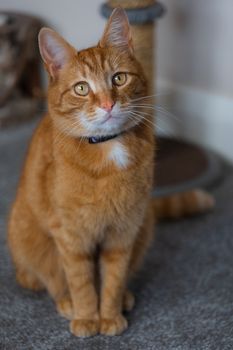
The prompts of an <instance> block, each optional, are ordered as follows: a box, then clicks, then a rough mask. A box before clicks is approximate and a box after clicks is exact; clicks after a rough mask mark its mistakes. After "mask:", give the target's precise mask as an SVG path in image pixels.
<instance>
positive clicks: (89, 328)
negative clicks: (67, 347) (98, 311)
mask: <svg viewBox="0 0 233 350" xmlns="http://www.w3.org/2000/svg"><path fill="white" fill-rule="evenodd" d="M70 331H71V333H73V334H74V335H76V337H91V336H93V335H96V334H97V333H99V320H95V319H92V320H84V319H80V320H72V321H71V322H70Z"/></svg>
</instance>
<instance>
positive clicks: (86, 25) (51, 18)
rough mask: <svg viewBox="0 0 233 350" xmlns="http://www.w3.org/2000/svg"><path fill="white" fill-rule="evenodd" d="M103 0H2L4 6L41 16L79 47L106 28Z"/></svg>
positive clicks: (90, 42) (0, 1)
mask: <svg viewBox="0 0 233 350" xmlns="http://www.w3.org/2000/svg"><path fill="white" fill-rule="evenodd" d="M103 2H104V1H101V0H0V9H1V10H11V11H20V12H24V13H26V14H32V15H35V16H38V17H41V18H42V19H43V20H44V21H45V23H46V24H47V26H50V27H51V28H53V29H55V30H57V31H58V32H59V33H60V34H62V35H63V36H64V37H65V38H66V39H67V40H68V41H69V42H70V43H72V44H73V46H75V47H76V48H79V47H80V48H85V47H88V46H90V45H93V44H95V43H96V42H97V41H98V39H99V37H100V35H101V32H102V30H103V27H104V23H105V21H104V19H103V18H102V16H101V15H100V14H99V7H100V4H101V3H103Z"/></svg>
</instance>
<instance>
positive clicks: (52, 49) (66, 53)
mask: <svg viewBox="0 0 233 350" xmlns="http://www.w3.org/2000/svg"><path fill="white" fill-rule="evenodd" d="M38 41H39V49H40V54H41V57H42V59H43V61H44V64H45V67H46V69H47V71H48V72H49V74H50V76H51V77H52V78H56V77H57V76H58V74H59V71H60V70H61V69H62V68H63V67H64V66H65V65H66V64H67V63H68V62H69V60H70V59H71V58H72V56H74V55H75V54H76V50H75V49H74V48H73V47H72V46H71V45H70V44H68V43H67V42H66V41H65V40H64V39H63V38H62V37H61V36H60V35H59V34H57V33H56V32H55V31H54V30H52V29H50V28H42V29H41V30H40V32H39V36H38Z"/></svg>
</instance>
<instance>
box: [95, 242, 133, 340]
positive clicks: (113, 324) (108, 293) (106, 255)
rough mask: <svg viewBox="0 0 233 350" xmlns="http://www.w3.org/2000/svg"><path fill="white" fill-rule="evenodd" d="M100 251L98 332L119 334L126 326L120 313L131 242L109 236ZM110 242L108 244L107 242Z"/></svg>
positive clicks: (125, 321)
mask: <svg viewBox="0 0 233 350" xmlns="http://www.w3.org/2000/svg"><path fill="white" fill-rule="evenodd" d="M110 241H111V243H110V242H107V243H106V244H105V245H104V247H103V248H102V251H101V256H100V267H101V293H100V333H101V334H106V335H117V334H121V333H122V332H123V331H124V330H125V329H126V328H127V326H128V324H127V320H126V319H125V317H124V316H123V315H122V307H123V296H124V293H125V288H126V283H127V276H128V268H129V261H130V257H131V251H132V246H133V244H132V243H127V244H126V243H125V242H124V240H123V239H122V242H119V237H118V239H116V240H114V238H113V237H111V238H110ZM109 243H110V244H109Z"/></svg>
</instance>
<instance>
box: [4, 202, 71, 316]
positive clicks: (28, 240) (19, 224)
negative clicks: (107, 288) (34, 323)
mask: <svg viewBox="0 0 233 350" xmlns="http://www.w3.org/2000/svg"><path fill="white" fill-rule="evenodd" d="M8 244H9V248H10V251H11V255H12V258H13V261H14V264H15V268H16V278H17V280H18V282H19V283H20V285H21V286H22V287H25V288H30V289H32V290H41V289H43V288H45V289H47V290H48V292H49V294H50V295H51V296H52V298H53V299H54V301H55V303H56V305H57V310H58V312H59V313H60V314H61V315H62V316H65V317H67V318H71V317H72V304H71V299H70V295H69V290H68V286H67V282H66V278H65V273H64V270H63V267H62V264H61V260H60V257H59V253H58V251H57V248H56V245H55V242H54V240H53V238H52V237H51V236H50V235H49V234H48V233H46V232H44V231H43V229H42V228H41V227H40V225H39V224H38V223H37V220H36V219H35V217H34V216H33V214H32V213H31V212H30V209H29V208H28V207H27V206H26V205H24V204H23V203H22V202H21V203H20V205H19V204H18V203H17V202H16V203H15V205H14V208H13V210H12V213H11V217H10V221H9V230H8Z"/></svg>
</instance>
